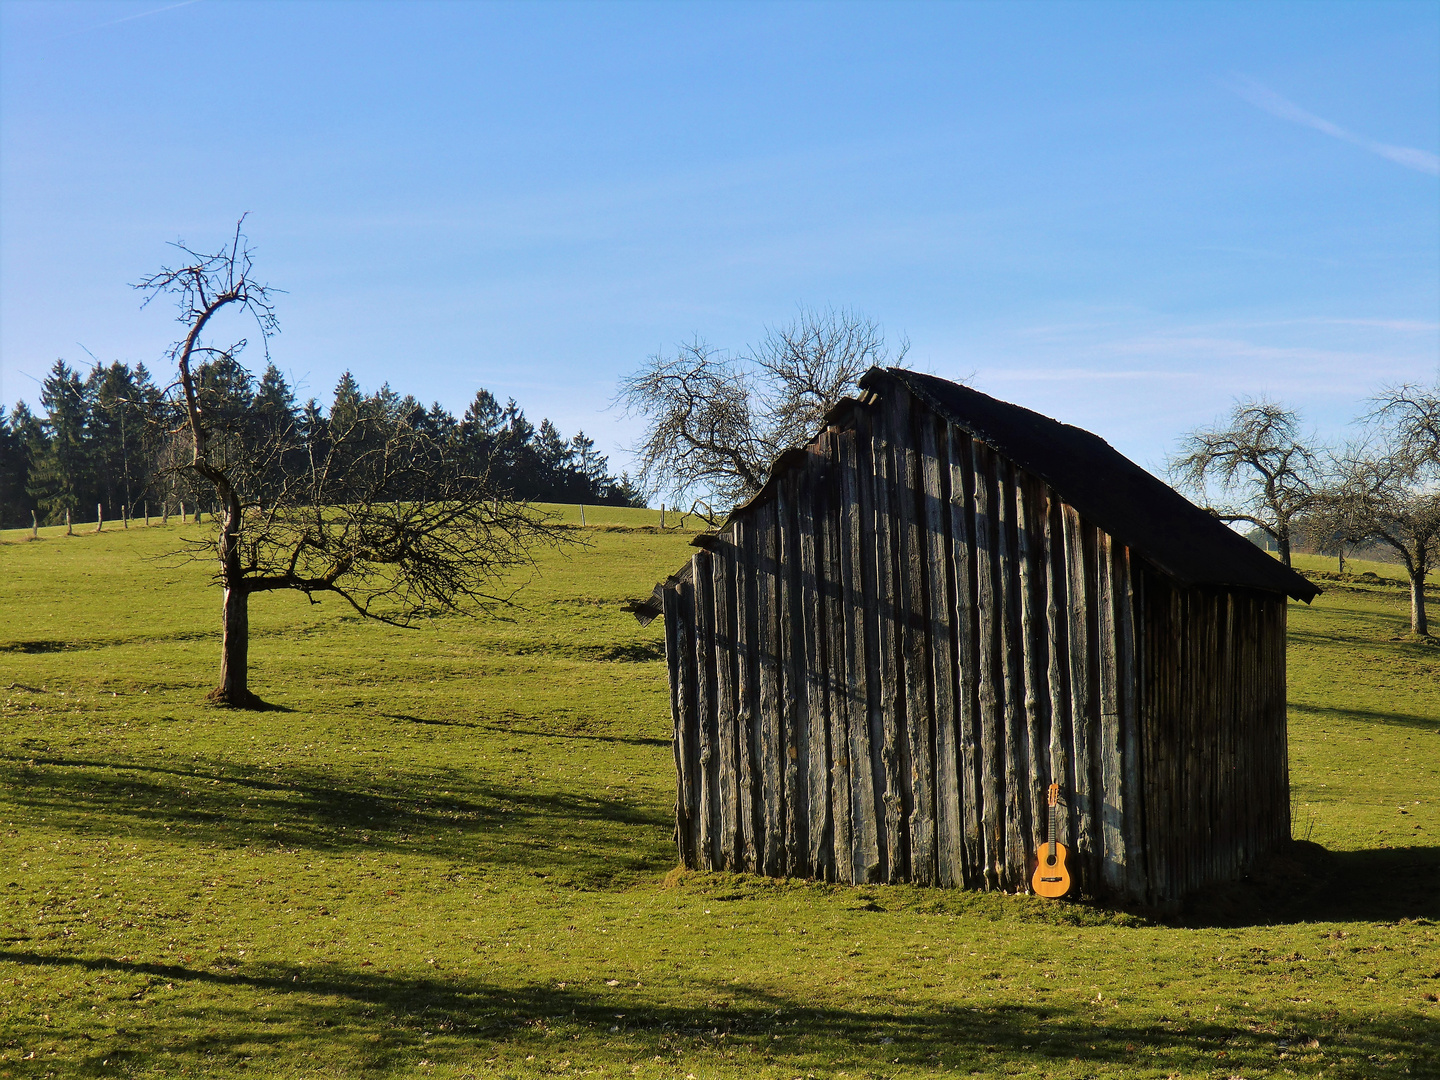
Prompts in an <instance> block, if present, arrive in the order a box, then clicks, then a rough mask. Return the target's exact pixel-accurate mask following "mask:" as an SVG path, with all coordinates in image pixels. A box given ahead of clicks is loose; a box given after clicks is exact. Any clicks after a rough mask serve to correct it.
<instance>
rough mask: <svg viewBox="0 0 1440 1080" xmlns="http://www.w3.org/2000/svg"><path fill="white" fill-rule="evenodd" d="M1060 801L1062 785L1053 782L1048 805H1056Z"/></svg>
mask: <svg viewBox="0 0 1440 1080" xmlns="http://www.w3.org/2000/svg"><path fill="white" fill-rule="evenodd" d="M1059 801H1060V785H1059V784H1051V785H1050V795H1049V802H1048V804H1047V805H1049V806H1054V805H1055V804H1056V803H1058V802H1059Z"/></svg>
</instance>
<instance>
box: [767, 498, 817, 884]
mask: <svg viewBox="0 0 1440 1080" xmlns="http://www.w3.org/2000/svg"><path fill="white" fill-rule="evenodd" d="M801 481H802V477H801V476H800V475H797V473H796V472H795V471H794V470H791V472H790V473H789V475H787V476H786V477H784V478H783V479H782V480H781V481H780V483H779V484H778V485H776V488H775V496H776V499H777V507H776V509H777V515H778V518H779V523H780V573H779V578H780V636H781V641H782V645H781V650H782V653H781V655H782V662H781V666H780V672H781V674H780V680H781V682H780V686H781V693H780V701H781V717H782V720H781V723H782V731H783V733H784V735H783V738H784V742H783V750H782V754H783V756H782V758H781V775H782V778H783V784H784V790H785V859H784V869H783V870H782V873H784V874H786V875H787V876H794V877H806V876H808V875H809V868H808V867H807V866H806V865H805V855H806V851H807V849H808V844H809V841H808V834H809V831H810V829H809V825H810V821H809V808H808V806H807V803H808V802H809V799H808V798H807V796H808V793H809V792H808V785H807V783H806V779H805V777H806V771H807V769H806V759H807V757H808V756H809V749H810V745H809V744H810V712H809V706H808V704H807V702H806V690H807V680H806V671H805V603H804V598H803V590H802V588H801V583H800V532H799V507H800V504H801V503H803V502H804V501H805V496H804V494H803V493H802V483H801Z"/></svg>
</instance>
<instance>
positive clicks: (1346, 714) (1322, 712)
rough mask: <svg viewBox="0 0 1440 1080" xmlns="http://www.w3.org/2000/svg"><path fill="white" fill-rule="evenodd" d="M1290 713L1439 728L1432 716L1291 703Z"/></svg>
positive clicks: (1326, 718) (1328, 718) (1439, 724)
mask: <svg viewBox="0 0 1440 1080" xmlns="http://www.w3.org/2000/svg"><path fill="white" fill-rule="evenodd" d="M1289 708H1290V711H1291V712H1297V713H1304V714H1305V715H1306V716H1312V717H1315V718H1317V719H1322V720H1339V721H1345V720H1356V721H1359V722H1361V723H1372V724H1395V725H1398V726H1400V727H1414V728H1423V729H1424V730H1426V731H1434V730H1435V729H1436V728H1437V727H1440V718H1437V717H1434V716H1417V715H1416V714H1414V713H1402V712H1383V711H1380V710H1376V709H1355V708H1348V707H1347V708H1343V709H1336V708H1331V707H1330V706H1328V705H1303V704H1301V703H1299V702H1296V701H1292V702H1290V705H1289Z"/></svg>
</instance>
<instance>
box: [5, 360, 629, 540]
mask: <svg viewBox="0 0 1440 1080" xmlns="http://www.w3.org/2000/svg"><path fill="white" fill-rule="evenodd" d="M198 374H199V376H200V379H199V382H200V386H201V395H202V404H203V406H204V407H205V409H206V410H207V411H208V412H209V414H210V415H211V416H212V417H216V418H218V420H219V421H220V422H221V424H222V425H223V427H224V429H225V430H226V431H227V432H228V433H229V435H230V436H231V437H232V438H233V440H234V445H235V446H236V448H237V452H240V453H243V452H245V448H247V447H260V448H263V447H265V446H267V445H272V444H274V443H275V441H276V440H277V438H278V437H279V436H281V435H282V434H283V435H285V436H287V441H288V442H290V443H291V444H292V445H295V446H299V447H304V448H307V449H308V450H309V451H310V452H316V451H319V452H324V453H329V452H331V448H330V441H329V439H328V433H329V432H330V431H331V430H332V429H335V430H343V429H346V428H348V427H349V426H350V425H351V424H353V423H354V422H355V421H356V420H357V419H359V420H363V421H367V422H369V423H371V424H375V425H381V426H383V425H391V424H404V425H408V426H411V427H414V428H418V429H420V430H422V431H423V432H424V433H425V434H426V435H428V436H430V437H431V438H432V439H434V440H437V441H441V442H444V443H447V444H449V445H451V446H453V447H455V448H456V449H458V450H459V451H460V453H459V455H457V457H458V459H459V460H462V461H464V462H465V463H466V465H467V467H468V468H470V469H473V470H475V471H476V473H477V474H483V475H486V476H487V477H488V479H489V482H490V486H491V487H492V488H493V490H494V491H495V492H496V493H497V494H498V495H500V496H503V497H505V498H509V499H515V500H524V501H530V500H534V501H541V502H562V503H590V504H595V505H610V506H643V505H645V500H644V497H643V496H642V495H641V494H640V493H639V492H638V491H637V490H636V489H635V488H634V486H633V485H632V484H631V482H630V480H629V478H628V477H627V476H624V475H621V476H619V477H615V476H612V475H610V472H609V460H608V459H607V458H606V457H605V456H604V455H603V454H600V453H598V452H597V451H596V449H595V442H594V440H593V439H591V438H589V437H588V436H587V435H586V434H585V433H584V432H583V431H582V432H578V433H577V434H576V435H574V436H573V437H572V438H569V439H566V438H565V437H564V436H562V435H561V433H560V431H559V430H558V429H557V428H556V427H555V425H554V424H552V423H551V422H550V421H549V420H548V419H547V420H542V421H541V422H540V425H539V426H538V427H536V426H535V425H534V424H532V423H531V422H530V421H529V420H528V419H526V417H525V413H524V411H523V410H522V409H521V408H520V406H519V405H518V404H517V403H516V402H515V400H514V399H513V398H511V399H510V400H508V401H506V402H505V403H504V404H503V405H502V404H501V403H500V402H499V400H497V399H496V397H495V396H494V395H493V394H491V393H490V392H489V391H488V390H484V389H481V390H479V391H477V392H476V394H475V397H474V400H472V401H471V403H470V406H469V407H468V408H467V409H466V410H465V414H464V415H463V416H462V417H460V418H459V419H456V417H455V416H454V414H452V413H451V412H449V411H448V410H446V409H445V408H443V407H442V406H441V405H440V404H439V403H434V404H432V405H431V406H430V407H429V408H426V407H425V406H423V405H422V404H421V403H420V402H419V401H418V400H417V399H416V398H415V397H413V396H412V395H409V394H406V395H404V396H401V395H400V394H398V393H397V392H396V391H394V390H392V389H391V387H390V385H389V384H388V383H386V384H385V385H384V386H382V387H381V388H380V389H379V390H377V391H375V392H373V393H370V394H365V393H363V392H362V391H361V389H360V386H359V384H358V383H357V382H356V381H355V378H354V377H353V376H352V375H351V374H350V372H348V371H347V372H345V373H344V374H343V375H341V377H340V380H339V382H337V383H336V385H335V389H334V392H333V395H332V399H331V402H330V406H329V408H328V409H326V408H324V407H323V406H322V405H321V404H320V403H319V402H318V401H317V400H316V399H315V398H313V397H312V398H310V399H309V400H307V401H306V402H305V403H304V404H300V403H299V402H298V401H297V399H296V397H295V393H294V391H293V390H292V389H291V387H290V385H289V384H288V382H287V381H286V379H285V377H284V375H282V374H281V372H280V371H279V369H277V368H276V367H275V365H274V364H267V365H266V368H265V371H264V372H263V373H262V374H261V376H260V377H259V379H258V380H257V379H256V378H255V377H254V375H253V374H252V373H251V372H250V371H249V370H247V369H246V368H245V367H244V366H243V365H241V364H240V363H239V362H238V361H236V360H235V359H233V358H232V357H228V356H224V357H221V358H219V359H217V360H215V361H213V362H211V363H208V364H206V365H204V366H203V367H202V368H201V369H200V371H199V372H198ZM40 405H41V408H42V410H43V412H42V413H40V414H36V413H34V412H32V411H31V410H30V408H29V406H27V405H26V404H25V402H23V401H21V402H19V403H17V404H16V405H15V407H14V408H13V409H12V410H11V411H10V413H9V415H8V416H7V415H6V414H5V411H4V409H3V408H0V526H3V525H12V526H23V525H29V524H30V523H31V514H32V512H33V513H34V515H35V517H36V518H37V519H38V520H39V522H40V523H41V524H48V525H57V524H63V523H64V522H65V515H66V513H67V512H69V513H70V515H71V516H72V518H73V520H75V521H90V520H94V516H95V512H96V507H97V506H99V507H102V508H103V512H104V516H105V518H106V519H107V520H118V519H119V518H121V516H122V515H126V516H130V517H136V516H138V515H140V514H142V513H145V512H146V511H147V510H148V512H149V513H151V514H160V513H163V512H166V511H168V512H170V513H178V512H179V504H180V503H181V502H182V501H183V502H185V503H186V504H187V505H189V506H195V505H197V504H198V505H201V506H208V505H209V503H210V502H211V501H212V500H213V492H212V491H211V489H210V486H209V484H208V483H206V482H205V481H204V480H203V479H202V478H201V477H199V476H198V475H196V474H195V473H193V472H192V471H191V470H189V469H188V468H187V467H186V464H187V462H188V460H189V445H190V444H189V438H188V435H187V434H186V433H185V432H184V430H183V428H184V403H183V402H182V401H179V400H177V399H176V398H175V397H174V396H173V395H171V394H168V393H166V391H165V390H164V389H162V388H161V387H159V386H157V385H156V383H155V381H154V379H153V377H152V375H151V373H150V372H149V370H147V369H146V367H145V365H144V364H136V365H135V366H134V367H133V368H132V367H131V366H130V365H128V364H124V363H121V362H119V361H116V362H114V363H112V364H109V365H104V364H100V363H96V364H95V365H94V367H92V368H91V369H90V370H89V371H88V372H86V373H84V374H82V373H81V372H80V371H78V370H76V369H74V368H72V367H71V366H70V365H69V364H67V363H66V362H65V361H63V360H57V361H56V362H55V364H54V366H53V367H52V368H51V369H50V373H49V375H48V376H47V377H46V379H45V381H44V382H43V383H42V385H41V391H40ZM447 457H448V456H447ZM345 465H346V463H345V462H343V461H335V462H333V466H334V467H339V468H344V467H345Z"/></svg>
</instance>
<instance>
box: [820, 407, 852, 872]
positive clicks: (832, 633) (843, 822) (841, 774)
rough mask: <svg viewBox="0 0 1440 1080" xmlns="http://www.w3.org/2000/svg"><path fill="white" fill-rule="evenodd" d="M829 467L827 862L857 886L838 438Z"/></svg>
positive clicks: (825, 539)
mask: <svg viewBox="0 0 1440 1080" xmlns="http://www.w3.org/2000/svg"><path fill="white" fill-rule="evenodd" d="M826 445H827V449H828V451H829V463H830V467H829V470H828V472H827V474H826V485H825V495H826V497H825V514H824V516H823V518H821V519H820V523H821V528H820V540H821V543H820V552H821V565H822V566H823V568H824V569H823V573H822V575H821V576H822V578H823V580H824V590H823V593H824V618H825V666H826V671H827V672H828V676H829V682H828V685H827V690H826V696H825V705H826V716H827V718H828V720H829V723H830V822H831V825H830V833H831V852H830V859H831V863H832V865H833V866H834V873H835V880H837V881H842V882H852V881H854V880H855V857H854V843H855V837H854V832H853V831H852V829H851V825H850V800H851V778H850V753H851V751H850V711H851V706H850V692H851V687H850V673H849V671H848V669H847V667H846V663H845V657H846V652H847V650H848V648H849V643H848V642H847V641H846V640H845V573H844V571H843V570H842V569H841V562H840V531H841V529H842V528H843V527H844V522H845V507H844V493H843V491H842V482H843V481H842V476H843V470H844V460H843V457H842V454H841V450H840V433H838V432H835V431H831V432H830V437H829V439H828V440H827V443H826Z"/></svg>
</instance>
